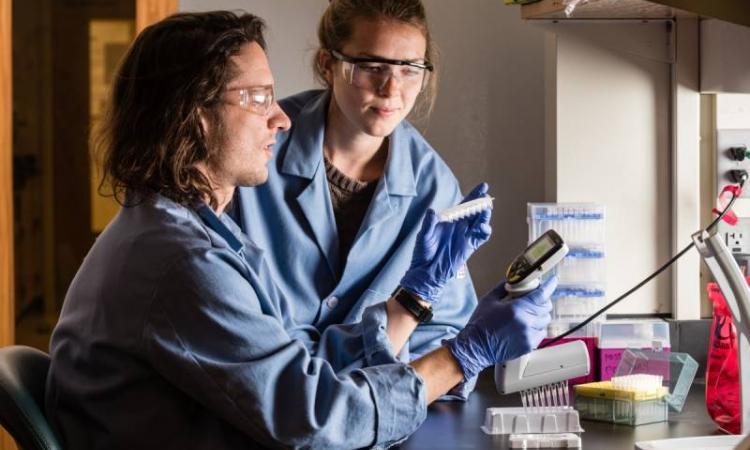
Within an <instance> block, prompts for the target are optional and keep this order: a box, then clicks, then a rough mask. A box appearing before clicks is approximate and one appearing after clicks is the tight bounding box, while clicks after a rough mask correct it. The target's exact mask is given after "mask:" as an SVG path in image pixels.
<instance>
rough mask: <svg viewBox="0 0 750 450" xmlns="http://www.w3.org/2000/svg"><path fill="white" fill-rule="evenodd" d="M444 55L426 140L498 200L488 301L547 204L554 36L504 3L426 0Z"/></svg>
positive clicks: (485, 270) (486, 259)
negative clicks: (548, 89) (548, 43)
mask: <svg viewBox="0 0 750 450" xmlns="http://www.w3.org/2000/svg"><path fill="white" fill-rule="evenodd" d="M425 5H426V8H427V12H428V16H429V20H430V24H431V27H432V32H433V34H434V37H435V40H436V41H437V43H438V45H439V47H440V49H441V50H442V62H443V70H442V72H441V76H442V80H441V84H440V93H439V95H438V100H437V103H436V106H435V110H434V111H433V114H432V116H431V118H430V122H429V125H428V127H427V130H426V133H425V134H426V136H427V138H428V139H429V140H430V142H431V143H432V144H433V146H434V147H435V149H437V151H438V152H439V153H440V154H441V155H442V157H443V158H444V159H445V160H446V161H447V162H448V164H449V165H450V167H451V168H452V169H453V171H454V172H455V174H456V176H457V177H458V179H459V180H460V181H461V185H462V187H463V188H464V190H468V189H470V188H471V187H472V186H473V185H475V184H476V183H478V182H480V181H487V182H488V183H489V184H490V193H491V194H492V195H493V196H494V197H495V209H494V212H493V217H492V227H493V237H492V239H491V241H490V242H489V243H487V244H486V245H485V246H484V247H483V248H482V249H480V250H479V252H478V253H477V254H476V255H475V256H474V257H473V258H472V259H471V261H470V268H471V269H472V275H473V277H474V282H475V285H476V288H477V291H478V292H479V293H480V294H481V293H483V292H485V291H487V290H489V289H490V288H491V287H493V286H494V285H495V283H496V282H497V281H499V280H500V279H502V278H504V276H505V269H506V267H507V264H508V263H509V261H510V260H511V259H512V258H513V257H515V256H516V255H517V254H518V253H520V252H521V251H522V250H523V249H524V248H525V247H526V244H527V241H528V226H527V224H526V203H527V202H539V201H545V200H547V199H545V197H544V193H545V176H544V138H545V136H544V132H545V127H544V118H545V117H544V114H545V87H544V82H545V81H544V69H545V57H544V55H545V39H546V33H545V32H544V31H543V30H541V29H539V28H537V27H535V26H533V25H530V24H527V23H523V22H522V21H521V19H520V11H519V10H518V8H517V7H509V6H505V5H504V4H503V3H502V2H500V1H496V0H471V1H461V2H454V1H445V0H425Z"/></svg>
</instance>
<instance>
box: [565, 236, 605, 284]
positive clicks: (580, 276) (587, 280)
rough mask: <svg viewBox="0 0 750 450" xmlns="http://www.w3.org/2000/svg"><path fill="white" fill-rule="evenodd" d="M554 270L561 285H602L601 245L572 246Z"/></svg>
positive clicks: (603, 271) (603, 280)
mask: <svg viewBox="0 0 750 450" xmlns="http://www.w3.org/2000/svg"><path fill="white" fill-rule="evenodd" d="M555 272H556V273H557V276H558V278H559V281H560V284H563V285H565V284H567V285H581V286H589V285H600V286H603V285H604V283H605V281H606V279H605V276H606V272H605V270H604V250H603V248H602V246H589V247H572V248H570V251H569V252H568V254H567V255H566V256H565V258H564V259H563V260H562V261H560V263H559V264H558V265H557V266H556V267H555ZM602 289H603V288H602Z"/></svg>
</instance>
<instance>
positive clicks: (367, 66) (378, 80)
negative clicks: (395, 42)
mask: <svg viewBox="0 0 750 450" xmlns="http://www.w3.org/2000/svg"><path fill="white" fill-rule="evenodd" d="M329 53H330V54H331V56H333V57H334V58H336V59H337V60H339V61H341V63H342V64H341V66H342V68H343V71H344V78H346V80H347V81H348V82H349V84H351V85H353V86H356V87H358V88H361V89H369V90H373V91H376V92H377V91H380V90H382V89H383V88H384V87H385V85H386V83H387V82H388V80H389V79H391V78H393V79H395V80H398V81H399V84H400V85H401V86H402V88H403V89H416V90H419V91H421V90H422V89H424V88H425V86H427V82H428V80H429V78H430V72H432V70H433V66H432V64H431V63H429V62H428V61H425V62H421V63H420V62H414V61H403V60H398V59H386V58H355V57H353V56H348V55H344V54H343V53H341V52H337V51H336V50H329Z"/></svg>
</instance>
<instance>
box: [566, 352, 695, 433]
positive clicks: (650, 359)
mask: <svg viewBox="0 0 750 450" xmlns="http://www.w3.org/2000/svg"><path fill="white" fill-rule="evenodd" d="M697 370H698V363H697V362H695V360H694V359H693V358H692V357H690V355H688V354H687V353H665V352H653V351H642V350H626V351H625V353H624V354H623V355H622V359H621V361H620V364H619V365H618V366H617V371H616V375H615V377H613V380H616V381H619V380H621V379H623V378H628V376H629V375H635V376H637V377H640V376H643V375H654V376H656V378H658V380H659V381H657V382H656V386H646V385H641V384H633V385H631V386H629V387H627V388H625V387H622V386H620V387H615V385H616V384H619V383H613V382H612V381H599V382H596V383H586V384H579V385H577V386H575V387H574V389H575V405H576V409H577V410H578V413H579V415H580V417H581V418H582V419H589V420H597V421H604V422H612V423H619V424H627V425H641V424H644V423H653V422H663V421H666V420H667V419H668V414H669V411H670V410H671V411H675V412H680V411H682V407H683V406H684V404H685V400H686V399H687V394H688V392H689V391H690V386H691V385H692V383H693V379H694V378H695V373H696V372H697Z"/></svg>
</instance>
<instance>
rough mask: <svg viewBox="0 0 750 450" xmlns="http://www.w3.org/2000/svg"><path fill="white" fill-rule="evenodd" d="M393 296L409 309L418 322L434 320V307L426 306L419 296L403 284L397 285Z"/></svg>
mask: <svg viewBox="0 0 750 450" xmlns="http://www.w3.org/2000/svg"><path fill="white" fill-rule="evenodd" d="M391 297H393V298H395V299H396V301H397V302H399V303H400V304H401V306H403V307H404V308H405V309H406V310H407V311H409V312H410V313H411V315H413V316H414V317H415V318H416V319H417V321H418V322H420V323H424V322H429V321H430V320H432V307H431V306H424V305H423V304H421V303H420V302H419V300H417V299H418V297H417V296H416V295H414V294H412V293H411V292H409V291H407V290H406V289H404V288H402V287H401V286H399V287H397V288H396V290H395V291H393V294H391Z"/></svg>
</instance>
